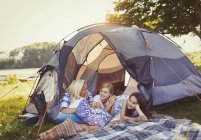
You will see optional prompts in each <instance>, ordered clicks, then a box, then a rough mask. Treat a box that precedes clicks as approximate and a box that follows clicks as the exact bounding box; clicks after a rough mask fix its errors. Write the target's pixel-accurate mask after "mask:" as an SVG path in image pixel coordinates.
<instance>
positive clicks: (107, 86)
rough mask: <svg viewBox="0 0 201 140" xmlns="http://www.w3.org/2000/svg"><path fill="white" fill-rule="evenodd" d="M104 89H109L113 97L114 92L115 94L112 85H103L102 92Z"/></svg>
mask: <svg viewBox="0 0 201 140" xmlns="http://www.w3.org/2000/svg"><path fill="white" fill-rule="evenodd" d="M102 88H108V89H109V92H110V94H111V95H112V94H113V92H114V86H113V85H112V84H109V83H104V84H102V85H101V87H100V90H101V89H102Z"/></svg>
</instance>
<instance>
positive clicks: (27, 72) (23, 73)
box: [0, 68, 40, 80]
mask: <svg viewBox="0 0 201 140" xmlns="http://www.w3.org/2000/svg"><path fill="white" fill-rule="evenodd" d="M39 69H40V68H27V69H3V70H0V80H6V79H7V77H8V76H9V75H14V74H16V76H17V77H18V78H20V79H24V78H28V77H30V76H33V77H35V76H36V75H37V71H38V70H39Z"/></svg>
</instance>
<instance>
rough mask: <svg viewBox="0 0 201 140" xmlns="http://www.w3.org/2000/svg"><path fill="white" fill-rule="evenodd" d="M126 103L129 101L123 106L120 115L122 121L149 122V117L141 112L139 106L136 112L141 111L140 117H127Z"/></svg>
mask: <svg viewBox="0 0 201 140" xmlns="http://www.w3.org/2000/svg"><path fill="white" fill-rule="evenodd" d="M126 102H127V100H124V102H123V105H122V109H121V114H120V119H121V120H130V121H137V122H138V121H147V117H146V116H145V115H143V114H144V113H143V112H142V111H141V109H140V108H139V105H137V106H136V108H137V109H136V110H137V111H139V112H138V113H139V116H138V117H129V116H126V115H125V112H126Z"/></svg>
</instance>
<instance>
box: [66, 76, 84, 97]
mask: <svg viewBox="0 0 201 140" xmlns="http://www.w3.org/2000/svg"><path fill="white" fill-rule="evenodd" d="M84 83H85V80H82V79H78V80H73V81H72V83H71V84H70V85H69V87H68V88H67V90H66V91H67V92H68V93H69V94H70V96H71V99H72V100H77V99H80V98H81V96H80V92H81V90H82V87H83V85H84Z"/></svg>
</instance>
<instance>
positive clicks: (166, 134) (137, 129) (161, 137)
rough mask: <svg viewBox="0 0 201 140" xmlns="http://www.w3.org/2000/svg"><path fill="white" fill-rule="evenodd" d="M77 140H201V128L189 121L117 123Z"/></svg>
mask: <svg viewBox="0 0 201 140" xmlns="http://www.w3.org/2000/svg"><path fill="white" fill-rule="evenodd" d="M73 139H75V140H85V139H89V140H92V139H93V140H124V139H126V140H167V139H168V140H169V139H171V140H177V139H178V140H180V139H182V140H183V139H188V140H200V139H201V126H200V125H199V124H197V123H192V122H191V121H190V120H187V119H173V118H170V119H151V120H149V121H147V122H130V121H123V122H121V121H116V122H110V123H109V124H108V125H107V126H105V127H104V128H102V129H98V130H94V131H86V132H82V133H79V134H77V135H76V136H75V137H73Z"/></svg>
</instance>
